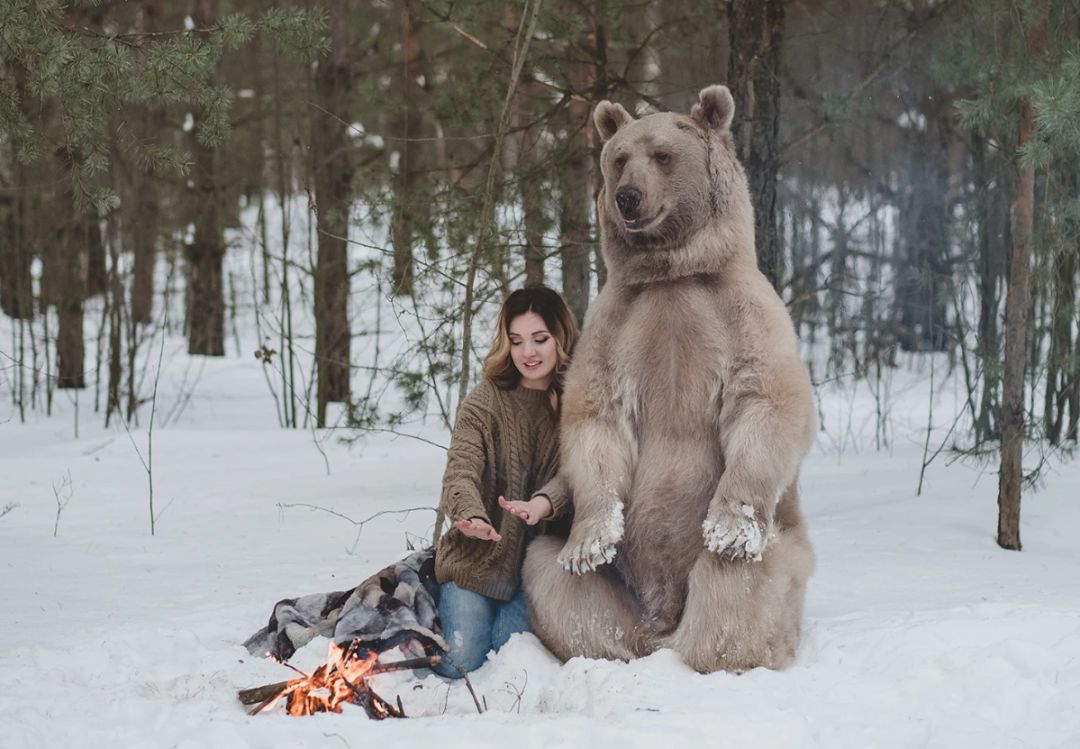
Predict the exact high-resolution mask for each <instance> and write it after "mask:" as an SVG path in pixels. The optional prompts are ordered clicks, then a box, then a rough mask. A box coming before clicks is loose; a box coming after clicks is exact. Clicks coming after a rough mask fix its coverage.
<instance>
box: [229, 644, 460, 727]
mask: <svg viewBox="0 0 1080 749" xmlns="http://www.w3.org/2000/svg"><path fill="white" fill-rule="evenodd" d="M378 658H379V653H378V652H375V651H369V650H366V649H364V650H363V651H361V649H360V648H359V647H358V642H357V641H356V640H354V641H353V642H352V644H350V645H349V646H348V647H342V646H340V645H337V644H335V643H330V651H329V653H328V654H327V658H326V662H325V663H323V664H322V665H321V666H319V667H318V668H316V669H315V670H314V671H313V672H312V673H311V674H306V673H304V672H303V671H300V670H299V669H296V668H295V667H293V666H290V665H289V664H287V663H285V662H284V661H278V662H279V663H282V665H285V666H288V667H289V668H292V669H293V670H294V671H297V672H298V673H300V674H301V676H300V677H299V678H296V679H292V680H290V681H283V682H278V683H276V684H267V685H265V686H261V687H255V688H253V689H244V690H242V691H241V692H240V693H239V697H240V701H241V702H242V703H243V704H245V705H256V707H255V708H254V709H252V710H251V712H250V714H251V715H258V714H259V713H265V712H268V711H269V710H272V709H273V708H274V706H275V705H277V704H278V703H279V702H280V701H281V700H285V712H286V713H288V714H289V715H296V716H299V715H313V714H315V713H324V712H331V713H340V712H341V709H342V705H343V704H345V703H347V702H348V703H352V704H354V705H359V706H360V707H362V708H364V712H365V713H367V715H368V717H369V718H372V719H374V720H382V719H384V718H404V717H405V708H404V707H403V706H402V704H401V698H400V697H399V698H398V700H397V704H396V705H395V704H393V703H391V702H390V701H388V700H385V699H383V698H382V697H380V696H379V695H377V694H376V693H375V691H374V690H373V689H372V688H371V687H370V686H369V685H368V683H367V680H368V679H370V678H371V677H372V676H375V675H377V674H383V673H387V672H388V671H402V670H406V669H412V668H431V667H432V666H435V665H438V664H439V662H440V661H441V658H440V657H439V656H437V655H433V656H429V657H427V658H412V659H407V660H402V661H392V662H388V663H379V662H378ZM256 703H258V704H256Z"/></svg>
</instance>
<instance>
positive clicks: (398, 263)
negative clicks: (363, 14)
mask: <svg viewBox="0 0 1080 749" xmlns="http://www.w3.org/2000/svg"><path fill="white" fill-rule="evenodd" d="M400 25H401V78H400V86H401V88H400V96H401V102H402V104H401V106H402V110H401V115H400V118H399V120H398V123H397V126H396V127H395V128H394V133H395V134H396V135H398V136H399V137H400V138H401V140H399V141H398V149H397V151H396V153H397V156H398V161H397V174H396V177H395V179H394V192H395V195H394V206H393V218H392V220H391V230H390V239H391V242H392V243H393V247H394V271H393V280H394V285H393V292H394V293H395V294H409V293H411V291H412V285H413V278H414V275H415V270H414V267H413V247H412V245H413V232H414V230H415V227H414V225H413V224H414V220H413V219H414V216H413V214H414V208H415V206H414V201H415V200H416V195H415V194H414V192H415V186H416V178H417V169H416V164H415V161H416V159H417V155H418V152H419V150H420V145H419V143H418V140H417V139H418V138H419V137H420V125H421V119H420V111H419V108H418V107H417V104H416V89H417V83H416V77H417V75H419V73H420V69H421V63H422V61H421V55H422V49H421V47H420V32H419V29H418V27H417V23H416V16H415V14H414V13H413V7H412V0H401V13H400Z"/></svg>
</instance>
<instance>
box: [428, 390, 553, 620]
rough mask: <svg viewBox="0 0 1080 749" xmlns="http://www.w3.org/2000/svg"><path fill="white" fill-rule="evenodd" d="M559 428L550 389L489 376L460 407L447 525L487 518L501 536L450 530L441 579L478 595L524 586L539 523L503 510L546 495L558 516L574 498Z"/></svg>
mask: <svg viewBox="0 0 1080 749" xmlns="http://www.w3.org/2000/svg"><path fill="white" fill-rule="evenodd" d="M558 464H559V445H558V427H557V423H556V418H555V414H554V413H553V412H552V408H551V404H550V399H549V396H548V394H547V392H545V391H543V390H530V389H528V388H523V387H517V388H514V389H513V390H503V389H502V388H500V387H498V386H497V385H495V383H493V382H491V381H490V380H488V379H486V378H485V379H484V380H482V381H481V382H480V384H479V385H477V386H476V388H475V389H474V390H473V391H472V392H471V393H469V395H468V397H466V398H465V401H464V402H463V403H462V404H461V409H460V410H459V411H458V416H457V423H456V424H455V425H454V432H453V435H452V436H451V438H450V450H449V452H448V454H447V459H446V473H445V474H444V475H443V488H442V499H441V508H442V511H443V513H444V514H445V515H446V519H447V522H448V523H450V522H453V521H455V520H467V519H469V518H474V517H475V518H483V519H484V520H486V521H487V522H488V523H490V524H491V526H492V527H493V528H494V529H495V530H496V531H498V532H499V534H500V535H501V536H502V540H501V541H498V542H496V541H486V540H480V539H475V538H469V537H468V536H466V535H465V534H463V533H462V532H461V531H459V530H457V529H456V528H450V529H449V530H447V531H446V533H445V534H443V536H442V537H441V538H440V539H439V543H438V547H437V548H436V552H435V576H436V579H437V580H438V581H439V582H440V583H444V582H448V581H450V582H454V583H456V584H457V585H459V586H460V587H462V588H465V589H466V590H471V591H473V592H474V593H479V594H481V595H485V596H488V597H490V598H496V599H499V600H503V601H505V600H508V599H510V598H511V597H512V596H513V595H514V593H516V592H517V589H518V587H519V585H520V584H521V562H522V560H523V559H524V558H525V545H526V543H527V542H528V540H529V539H530V538H531V537H532V536H533V535H535V531H536V530H537V528H538V526H534V527H532V528H530V527H529V526H527V525H526V524H525V523H524V522H523V521H522V520H521V519H519V518H516V517H514V516H513V515H511V514H510V513H508V512H506V511H505V510H503V509H502V508H501V507H499V496H500V495H501V496H504V497H506V498H507V499H508V500H519V499H528V498H530V497H532V496H534V495H535V494H546V495H547V496H548V498H549V499H550V500H551V505H552V509H553V510H554V517H559V516H560V515H562V514H563V513H564V512H565V511H566V509H567V507H568V505H569V499H568V497H567V495H566V492H565V491H564V490H563V489H562V486H563V484H562V482H561V480H559V479H557V478H556V477H555V474H556V472H557V469H558Z"/></svg>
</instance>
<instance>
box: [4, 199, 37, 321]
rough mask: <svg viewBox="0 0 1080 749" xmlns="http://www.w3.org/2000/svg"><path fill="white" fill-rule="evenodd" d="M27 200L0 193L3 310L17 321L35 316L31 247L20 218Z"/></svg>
mask: <svg viewBox="0 0 1080 749" xmlns="http://www.w3.org/2000/svg"><path fill="white" fill-rule="evenodd" d="M23 203H24V200H23V199H22V198H20V197H12V196H6V195H5V196H0V310H3V312H4V314H5V315H7V316H8V317H11V318H13V319H16V320H31V319H33V316H34V297H33V285H32V281H31V277H30V262H31V260H32V259H33V258H32V256H31V252H30V247H29V246H28V244H27V242H26V241H25V239H24V237H23V236H21V235H22V234H23V232H24V231H25V224H24V223H23V222H22V221H20V218H21V216H20V214H21V212H22V207H23Z"/></svg>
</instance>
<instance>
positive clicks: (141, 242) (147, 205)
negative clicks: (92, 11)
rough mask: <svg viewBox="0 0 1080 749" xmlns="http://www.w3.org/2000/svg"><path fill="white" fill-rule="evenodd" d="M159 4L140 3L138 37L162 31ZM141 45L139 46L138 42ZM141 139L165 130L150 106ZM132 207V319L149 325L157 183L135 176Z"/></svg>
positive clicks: (140, 116) (140, 112) (143, 109)
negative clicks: (140, 34)
mask: <svg viewBox="0 0 1080 749" xmlns="http://www.w3.org/2000/svg"><path fill="white" fill-rule="evenodd" d="M161 2H162V0H141V2H140V3H139V8H138V10H137V11H136V15H135V30H136V32H137V33H155V32H157V31H159V30H160V29H161ZM140 43H141V42H140ZM134 116H135V117H136V118H137V123H136V127H137V128H138V129H139V131H140V136H141V137H142V138H143V139H144V140H147V141H152V140H154V139H156V138H158V137H159V136H160V133H161V132H162V131H163V130H164V128H165V113H164V112H163V111H162V110H161V109H160V108H159V107H155V106H152V105H149V104H145V105H141V106H139V107H138V108H137V109H136V110H135V115H134ZM135 183H136V195H135V206H134V211H133V212H132V215H131V216H130V217H129V224H128V231H127V234H128V235H129V236H130V238H131V244H132V247H133V249H134V251H135V258H134V264H133V268H132V280H131V317H132V319H133V320H134V322H136V323H139V324H141V325H148V324H149V323H150V319H151V315H152V314H153V306H154V264H155V261H156V260H157V240H158V233H159V231H160V223H161V214H160V209H159V208H158V200H159V198H158V189H157V181H156V180H155V178H154V176H153V175H151V174H146V173H144V172H142V171H140V172H138V173H137V174H136V176H135Z"/></svg>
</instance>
